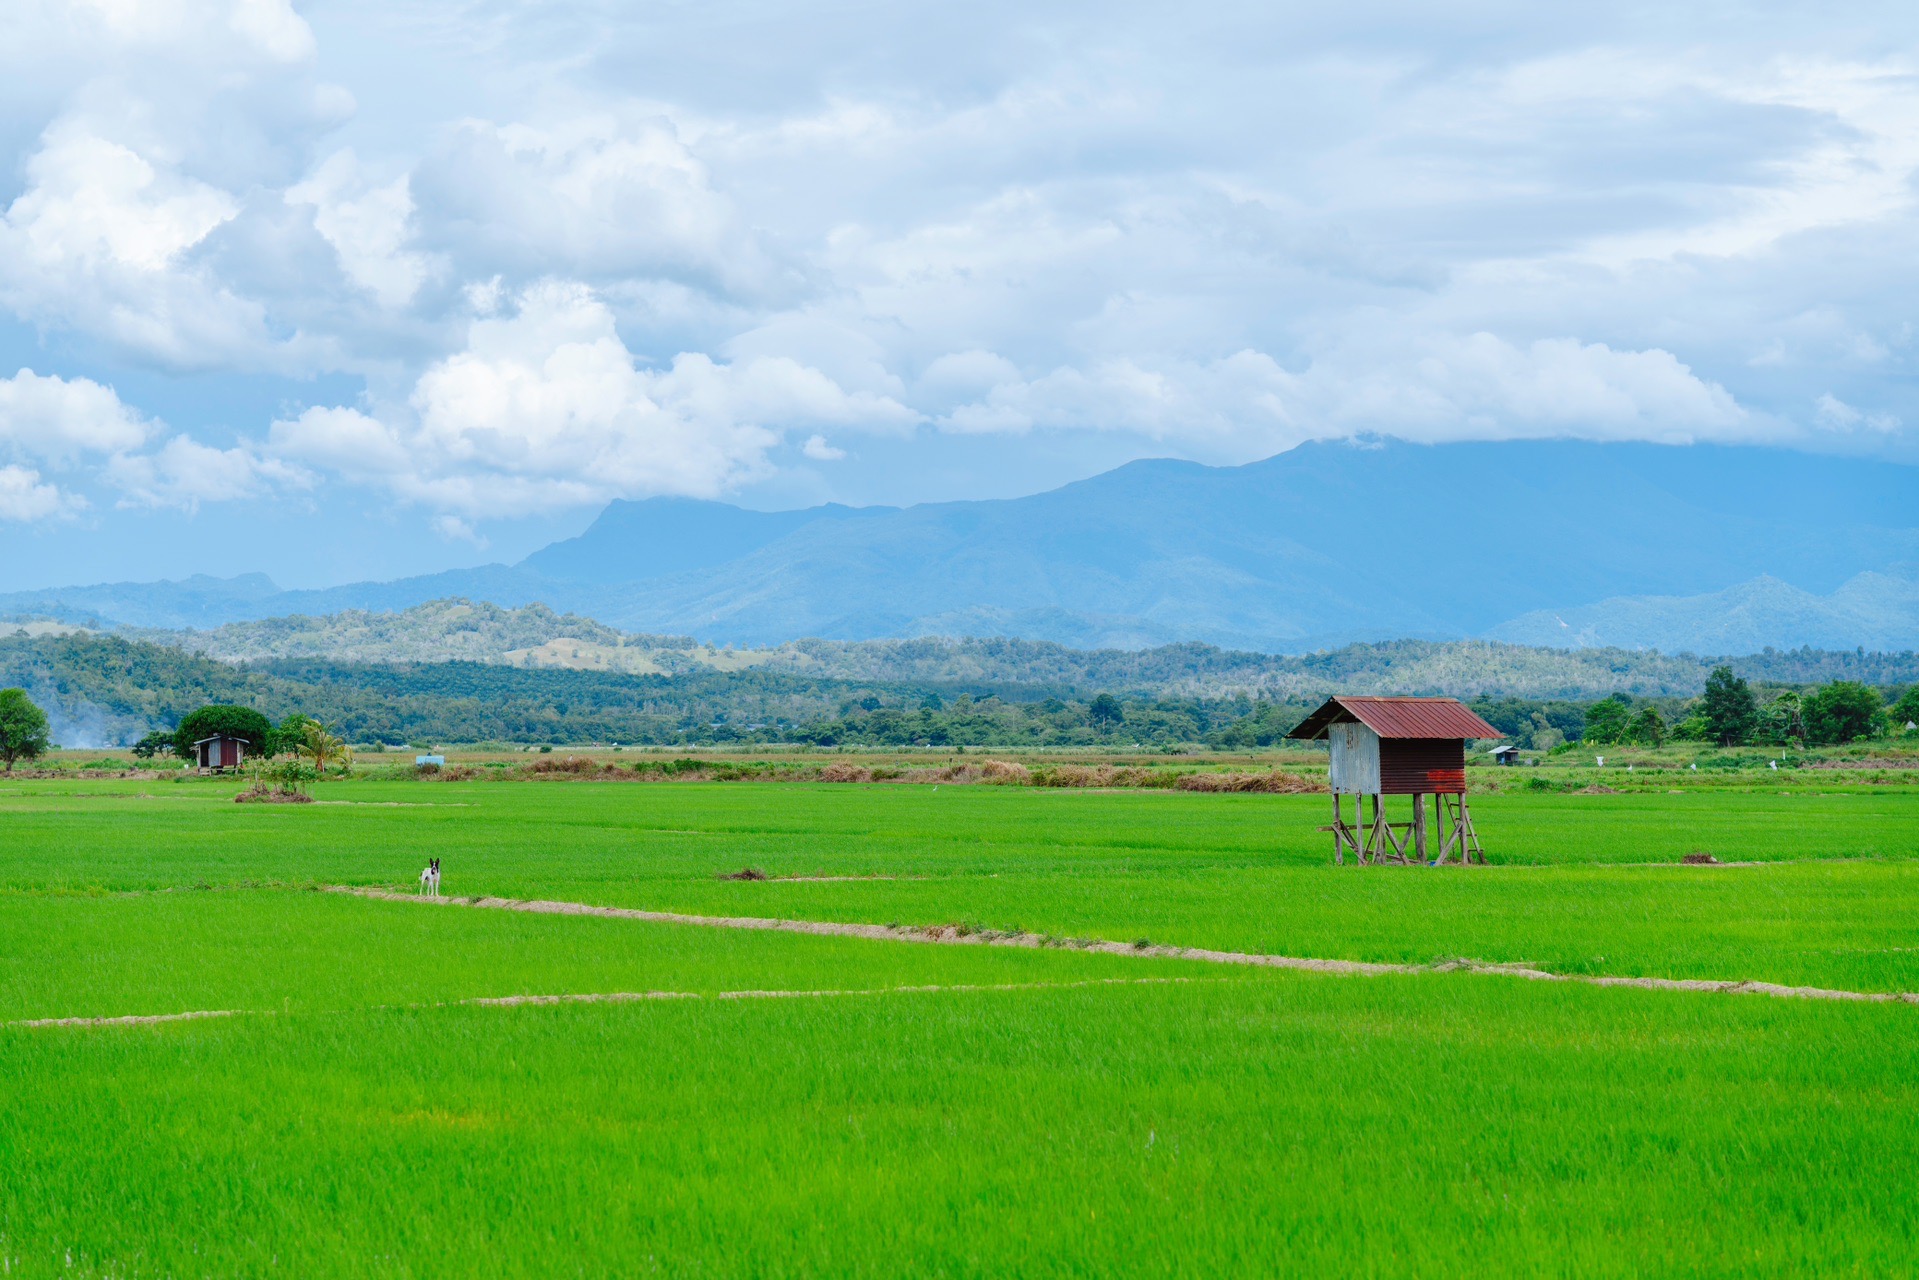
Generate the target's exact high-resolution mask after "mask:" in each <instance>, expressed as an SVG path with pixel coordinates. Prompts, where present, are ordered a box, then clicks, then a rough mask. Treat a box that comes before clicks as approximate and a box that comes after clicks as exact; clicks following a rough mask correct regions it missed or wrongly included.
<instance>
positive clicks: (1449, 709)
mask: <svg viewBox="0 0 1919 1280" xmlns="http://www.w3.org/2000/svg"><path fill="white" fill-rule="evenodd" d="M1353 720H1357V721H1358V722H1359V723H1361V724H1363V725H1365V726H1366V727H1367V728H1368V729H1371V730H1372V731H1373V732H1374V733H1376V734H1378V735H1379V736H1380V737H1382V738H1497V737H1499V736H1500V733H1499V730H1497V729H1495V728H1493V727H1492V726H1491V725H1489V724H1487V723H1486V722H1485V721H1484V720H1481V719H1480V718H1479V717H1478V716H1476V715H1474V714H1473V713H1472V712H1471V711H1470V710H1468V709H1467V707H1466V704H1465V703H1463V702H1461V701H1460V700H1459V699H1458V698H1362V697H1354V696H1351V695H1341V696H1338V697H1332V698H1328V699H1326V705H1325V706H1323V707H1321V708H1320V709H1319V710H1317V711H1315V712H1313V714H1311V715H1309V716H1307V717H1306V718H1305V719H1304V720H1302V721H1301V722H1300V724H1299V727H1298V728H1296V729H1294V730H1293V731H1292V732H1291V733H1290V734H1288V735H1286V736H1287V737H1289V738H1319V737H1323V736H1325V733H1326V728H1327V726H1328V725H1334V724H1342V723H1346V722H1349V721H1353Z"/></svg>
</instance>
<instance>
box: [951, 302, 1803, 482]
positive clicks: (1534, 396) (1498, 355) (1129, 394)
mask: <svg viewBox="0 0 1919 1280" xmlns="http://www.w3.org/2000/svg"><path fill="white" fill-rule="evenodd" d="M975 363H976V367H980V368H985V367H987V366H986V365H985V364H983V363H977V362H975ZM939 425H940V426H941V428H942V429H944V430H947V431H951V432H957V433H1009V434H1023V433H1026V432H1029V431H1033V430H1036V429H1044V428H1053V429H1072V430H1093V431H1125V432H1132V433H1136V434H1138V435H1142V436H1145V437H1148V438H1150V439H1153V440H1165V441H1172V442H1177V443H1179V444H1181V445H1182V446H1183V447H1185V448H1187V449H1190V450H1193V451H1194V452H1196V453H1198V454H1199V455H1200V456H1203V457H1208V458H1213V459H1220V460H1227V461H1248V460H1250V459H1252V458H1257V457H1263V456H1265V455H1267V454H1270V453H1273V452H1277V451H1279V450H1281V449H1286V448H1290V447H1291V446H1293V445H1295V444H1298V443H1299V442H1300V441H1302V440H1307V439H1316V438H1326V437H1336V436H1347V435H1363V434H1370V433H1375V432H1385V433H1389V434H1394V435H1399V436H1403V437H1405V438H1407V439H1411V440H1448V439H1516V438H1527V437H1540V436H1565V437H1575V438H1580V439H1590V440H1661V441H1667V442H1671V443H1680V442H1687V441H1693V440H1712V439H1721V440H1723V439H1733V438H1741V437H1745V436H1750V435H1753V434H1755V433H1759V432H1763V431H1766V430H1769V429H1773V428H1769V427H1768V426H1767V425H1766V424H1755V423H1754V422H1753V421H1752V420H1751V415H1749V414H1748V413H1747V412H1746V411H1745V410H1744V409H1743V408H1741V407H1740V405H1739V404H1738V403H1737V402H1736V401H1735V400H1734V399H1733V397H1732V396H1731V394H1730V393H1728V392H1727V391H1726V389H1725V388H1724V387H1722V386H1719V385H1718V384H1716V383H1712V382H1707V381H1705V380H1703V379H1701V378H1699V377H1697V376H1696V375H1695V374H1694V373H1693V372H1692V371H1691V370H1690V369H1688V368H1687V367H1686V366H1684V365H1683V364H1681V363H1680V362H1679V361H1678V360H1676V359H1675V358H1674V357H1673V356H1672V354H1671V353H1670V352H1666V351H1660V350H1651V351H1614V350H1613V349H1612V348H1610V347H1608V346H1606V345H1605V344H1603V343H1580V342H1577V341H1574V340H1572V339H1563V338H1562V339H1542V340H1539V341H1536V342H1533V343H1530V344H1528V345H1526V346H1524V347H1521V346H1517V345H1515V344H1513V343H1510V342H1507V341H1505V340H1504V339H1501V338H1498V337H1496V336H1494V335H1492V334H1488V333H1477V334H1471V335H1468V336H1464V337H1459V338H1446V339H1428V340H1425V341H1423V342H1421V343H1419V344H1418V345H1417V348H1416V349H1414V350H1411V351H1400V352H1397V353H1392V352H1389V350H1388V349H1387V348H1385V347H1382V346H1372V347H1367V348H1363V349H1362V350H1361V351H1359V352H1351V353H1337V354H1334V355H1332V356H1330V357H1329V358H1327V359H1325V360H1323V361H1321V362H1318V363H1315V364H1313V365H1311V366H1309V367H1308V368H1307V369H1305V370H1304V371H1302V372H1299V373H1293V372H1289V371H1288V370H1286V369H1285V368H1283V367H1282V366H1281V365H1280V364H1279V363H1278V362H1277V361H1275V360H1274V359H1273V358H1272V357H1271V356H1269V355H1266V354H1265V353H1263V352H1258V351H1241V352H1239V353H1237V354H1235V355H1232V356H1229V357H1227V358H1225V359H1223V360H1216V361H1211V362H1208V363H1205V364H1198V363H1191V362H1179V361H1168V362H1162V363H1157V364H1154V365H1151V366H1147V365H1144V364H1142V363H1139V362H1135V361H1132V360H1108V361H1102V362H1099V363H1097V364H1094V365H1092V366H1090V367H1087V368H1078V367H1073V366H1065V367H1061V368H1058V369H1055V370H1053V371H1052V372H1050V373H1047V374H1045V375H1044V376H1041V377H1038V378H1034V379H1031V380H1025V379H1021V380H1014V381H1008V382H1002V383H1000V384H999V385H997V386H995V387H993V388H992V389H991V390H990V391H988V392H987V393H986V394H985V395H983V396H981V397H979V398H977V399H974V400H971V401H968V402H966V403H963V404H960V405H957V406H955V407H954V408H953V409H951V410H950V411H949V412H947V413H946V414H944V415H943V416H941V417H940V419H939Z"/></svg>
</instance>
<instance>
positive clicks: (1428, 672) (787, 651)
mask: <svg viewBox="0 0 1919 1280" xmlns="http://www.w3.org/2000/svg"><path fill="white" fill-rule="evenodd" d="M4 630H5V624H0V631H4ZM119 634H122V635H125V636H126V637H128V638H131V639H143V640H150V641H152V642H154V643H158V644H165V645H170V646H173V647H176V648H182V649H187V650H190V651H192V652H196V653H201V654H205V655H206V656H208V657H212V658H219V659H223V660H226V661H229V662H260V661H269V660H276V659H277V660H286V659H316V658H317V659H322V660H324V661H327V662H334V663H339V662H354V663H393V662H409V663H436V662H446V661H450V660H466V661H473V662H485V663H498V664H503V665H507V666H520V667H547V668H552V667H557V668H573V669H577V670H583V671H600V672H608V673H620V672H624V673H627V674H631V675H682V676H684V675H698V674H702V673H707V674H710V673H713V672H728V671H742V670H748V669H751V670H758V671H761V672H767V673H780V674H785V675H795V676H806V677H810V678H815V679H824V680H831V681H847V682H854V683H860V682H880V683H883V684H898V685H915V686H918V685H927V686H932V687H938V688H949V687H950V688H958V687H967V688H978V687H994V688H997V687H1001V686H1024V687H1029V688H1031V689H1033V690H1035V691H1037V693H1038V694H1039V696H1053V695H1058V696H1063V697H1073V696H1078V695H1080V694H1082V693H1085V694H1092V693H1099V692H1112V693H1129V694H1136V695H1142V696H1153V697H1162V696H1178V697H1224V696H1231V695H1237V694H1248V695H1251V696H1254V697H1265V698H1289V697H1305V696H1309V695H1312V694H1316V693H1323V692H1325V691H1326V690H1329V689H1341V690H1345V691H1347V692H1355V693H1392V692H1410V693H1449V694H1453V695H1455V696H1459V697H1475V696H1479V695H1491V696H1498V697H1507V696H1511V697H1526V698H1581V697H1588V698H1591V697H1601V696H1604V695H1605V694H1608V693H1613V692H1624V693H1630V694H1634V695H1636V696H1666V695H1681V694H1684V695H1690V694H1694V693H1697V692H1698V691H1699V689H1700V688H1701V687H1702V686H1703V685H1704V683H1705V678H1706V673H1707V672H1708V671H1709V670H1711V669H1712V667H1713V666H1715V665H1717V664H1718V663H1719V662H1720V661H1722V659H1719V658H1698V657H1693V656H1691V655H1678V656H1668V655H1663V654H1660V653H1657V652H1653V651H1648V650H1627V649H1580V650H1572V651H1565V650H1558V649H1544V648H1534V647H1528V646H1524V645H1517V644H1497V643H1491V642H1486V641H1450V642H1437V641H1422V640H1399V641H1390V642H1385V643H1379V644H1353V645H1347V646H1345V647H1343V648H1339V649H1334V650H1330V651H1326V652H1322V653H1313V654H1305V655H1300V656H1297V657H1285V656H1279V655H1274V654H1266V653H1249V652H1245V651H1243V650H1231V649H1220V648H1216V647H1214V646H1212V645H1204V644H1192V643H1189V644H1174V645H1162V646H1160V647H1158V648H1153V649H1072V648H1068V647H1066V646H1064V645H1060V644H1055V643H1053V642H1051V641H1044V640H1018V639H1007V638H990V639H931V638H929V639H918V640H861V641H846V640H800V641H795V642H793V643H790V644H783V645H778V646H774V647H771V648H764V649H735V648H715V647H713V646H710V645H703V644H700V643H698V642H696V641H694V640H691V639H687V638H685V637H679V636H659V635H646V634H642V633H630V632H622V631H618V630H616V629H614V628H612V627H608V626H605V625H604V624H602V623H599V622H595V621H593V620H592V619H590V618H582V617H578V616H576V615H572V614H562V613H556V612H554V611H553V610H551V609H549V608H547V607H546V606H544V605H539V604H533V605H527V606H525V607H523V608H518V609H506V608H501V607H499V606H497V605H491V604H486V603H475V602H471V601H467V600H435V601H429V602H428V603H425V604H421V605H416V606H414V607H413V608H410V609H406V610H402V611H399V612H393V613H374V612H367V611H363V610H349V611H345V612H342V613H336V614H329V615H325V616H321V617H305V616H297V615H296V616H292V617H283V618H268V619H264V620H261V621H258V622H236V623H229V624H227V625H225V626H221V627H216V628H212V629H210V630H205V631H155V630H139V631H124V632H121V633H119ZM1731 661H1732V662H1733V664H1734V665H1735V666H1736V667H1738V668H1739V669H1741V670H1742V671H1746V672H1747V673H1748V674H1750V675H1752V676H1754V677H1755V678H1759V679H1765V680H1771V681H1776V682H1779V683H1787V684H1791V683H1806V682H1812V681H1822V680H1830V679H1842V678H1843V679H1858V680H1863V681H1865V682H1866V683H1868V684H1897V683H1901V682H1903V681H1904V680H1909V679H1911V676H1910V675H1909V674H1903V675H1902V672H1910V670H1911V668H1912V666H1913V659H1912V656H1911V655H1910V654H1905V655H1900V654H1872V653H1858V652H1854V651H1841V652H1830V651H1821V650H1795V651H1789V652H1772V653H1767V654H1761V655H1758V656H1754V657H1750V658H1738V659H1732V660H1731Z"/></svg>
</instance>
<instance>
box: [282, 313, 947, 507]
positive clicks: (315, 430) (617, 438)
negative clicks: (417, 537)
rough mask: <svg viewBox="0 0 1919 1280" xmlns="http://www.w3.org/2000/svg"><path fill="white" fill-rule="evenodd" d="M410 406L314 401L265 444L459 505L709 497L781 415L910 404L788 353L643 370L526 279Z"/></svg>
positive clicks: (783, 420) (598, 321)
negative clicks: (507, 308)
mask: <svg viewBox="0 0 1919 1280" xmlns="http://www.w3.org/2000/svg"><path fill="white" fill-rule="evenodd" d="M407 408H408V410H409V411H410V413H409V415H408V416H407V417H405V418H404V419H402V417H401V415H399V414H387V415H381V416H376V415H372V414H368V413H365V412H362V411H360V410H357V409H347V408H314V409H309V410H307V411H306V412H305V413H303V414H301V415H300V416H299V417H297V418H294V419H291V420H287V421H281V422H276V423H275V424H274V425H273V429H272V435H271V440H272V445H273V448H274V450H275V451H276V453H277V454H278V455H279V456H282V457H284V458H287V459H290V460H295V461H298V462H302V463H308V464H312V465H315V466H319V467H323V468H326V469H328V470H331V471H333V472H335V473H337V474H340V475H342V476H345V477H348V478H350V479H355V480H361V481H369V480H371V481H378V482H380V483H383V484H385V485H386V486H387V487H389V488H391V489H392V490H394V491H395V492H397V493H399V494H400V495H402V496H404V497H406V498H408V499H410V500H413V501H417V502H421V503H424V504H426V505H430V506H433V507H437V508H441V509H444V510H446V511H448V512H450V513H458V514H461V515H465V516H469V517H472V516H484V515H499V514H509V513H510V514H519V513H524V512H528V511H538V510H544V509H550V508H555V507H565V506H572V505H579V504H583V503H589V502H601V501H605V500H606V499H608V498H612V497H619V496H638V495H645V494H658V493H673V494H691V495H698V496H705V497H711V496H714V495H717V494H719V493H722V492H724V491H725V490H726V489H727V488H728V487H729V486H732V485H735V484H738V483H739V482H740V481H742V480H743V479H747V478H750V477H752V476H754V475H756V474H759V473H762V472H764V470H765V469H766V467H767V461H766V457H767V453H768V451H769V450H770V449H772V447H773V446H774V445H775V444H777V443H778V442H779V441H780V439H781V438H782V435H783V434H784V432H785V431H786V430H787V429H789V428H795V427H804V426H809V425H826V424H832V425H838V426H845V427H854V428H859V427H886V426H889V425H892V424H897V423H900V422H906V421H911V420H913V418H914V415H913V413H912V411H911V410H908V409H907V408H905V407H904V406H903V405H900V404H899V403H898V402H896V401H893V400H891V399H888V398H886V397H882V396H876V395H873V394H871V393H868V392H849V391H846V390H845V389H843V388H841V387H840V386H839V385H838V384H837V383H835V382H833V380H832V379H830V378H828V377H826V376H825V375H824V374H822V373H820V372H819V371H818V370H816V369H811V368H808V367H806V366H804V365H801V364H799V363H798V362H796V361H794V360H790V359H786V358H778V357H775V358H759V359H751V360H741V361H735V362H734V363H732V364H720V363H716V362H715V361H713V360H712V359H710V358H709V357H707V356H704V355H699V354H684V355H681V356H679V357H677V358H676V359H675V360H674V361H673V362H672V364H671V366H670V367H668V368H665V369H647V368H643V367H641V366H640V365H639V364H638V363H637V362H636V361H635V359H634V356H633V353H632V352H631V351H630V350H628V349H627V347H626V344H625V343H624V342H623V341H622V340H621V338H620V335H619V332H618V330H617V328H616V326H615V323H614V317H613V313H612V311H611V310H610V309H609V308H608V307H607V306H606V304H605V303H604V302H603V301H601V300H600V299H599V298H598V297H597V296H596V295H595V294H594V293H593V291H592V290H590V289H588V288H587V287H586V286H584V285H581V284H579V283H576V282H565V281H546V282H542V283H540V284H537V285H534V286H532V287H531V288H529V289H527V290H526V291H525V292H524V293H523V294H522V295H521V297H520V299H519V304H518V307H517V309H516V310H515V312H514V313H513V314H512V315H511V316H504V317H500V318H484V319H479V320H476V321H474V322H473V323H472V325H471V326H470V328H469V330H468V334H467V343H466V347H465V349H464V350H462V351H460V352H457V353H456V354H454V355H451V356H449V357H447V358H446V359H444V360H441V361H439V362H437V363H436V364H434V365H433V366H432V367H430V368H429V369H427V371H426V372H425V373H424V374H423V375H422V376H421V377H420V379H419V381H418V383H417V384H416V385H415V387H414V389H413V392H412V395H411V397H410V399H409V403H408V406H407Z"/></svg>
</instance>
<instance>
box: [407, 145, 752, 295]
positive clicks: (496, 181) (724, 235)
mask: <svg viewBox="0 0 1919 1280" xmlns="http://www.w3.org/2000/svg"><path fill="white" fill-rule="evenodd" d="M417 183H418V187H419V190H420V192H421V195H422V198H423V199H424V201H425V202H426V204H427V215H428V220H429V224H430V233H431V234H432V236H433V237H434V238H435V239H436V241H437V242H438V243H439V244H440V245H441V246H443V247H444V248H445V249H446V250H447V251H448V252H450V253H452V254H454V255H455V256H456V257H457V258H459V259H460V260H461V261H463V262H465V263H468V264H470V265H471V266H472V267H474V268H475V269H476V270H478V269H484V270H508V271H510V272H512V273H513V274H515V275H517V276H519V277H520V278H521V279H527V278H530V277H541V276H547V275H554V274H564V275H567V276H570V277H573V278H575V279H583V280H589V281H592V280H598V281H604V280H608V279H614V278H619V277H628V276H648V277H666V278H674V279H689V280H695V281H700V282H704V283H706V284H709V285H710V286H712V287H715V288H718V289H720V290H722V291H727V292H755V291H759V290H762V289H764V288H766V287H767V286H768V284H769V277H770V276H771V274H772V272H773V266H772V263H771V262H770V261H769V260H768V258H767V257H766V255H765V253H764V251H763V249H762V246H761V245H760V243H759V241H758V239H757V237H755V236H753V235H752V234H750V233H749V232H748V230H747V229H746V228H745V227H744V226H743V225H742V224H741V221H740V218H739V214H738V212H737V211H736V209H735V208H734V206H733V204H732V202H731V201H730V200H729V199H728V198H727V197H726V196H725V195H723V194H722V193H721V192H719V191H717V190H715V189H714V187H713V184H712V181H711V178H710V175H709V174H708V172H707V168H706V166H705V165H704V164H702V163H701V162H700V160H699V159H698V158H696V157H695V156H694V155H693V153H692V152H691V151H690V150H689V149H688V148H687V146H686V145H685V143H684V142H683V141H682V140H681V139H680V137H679V135H678V133H677V132H676V131H675V129H674V127H673V125H672V123H671V122H670V121H668V120H666V119H664V118H658V117H655V118H645V119H640V120H636V121H627V120H623V119H621V118H620V117H618V116H614V115H597V114H596V115H588V116H582V117H576V118H574V119H571V120H566V121H562V122H560V123H557V124H553V125H550V126H546V127H538V126H534V125H530V124H518V123H515V124H496V123H492V122H488V121H481V120H468V121H465V122H464V123H462V124H461V125H460V126H459V127H458V128H457V129H455V130H453V131H452V133H451V134H450V136H449V137H448V138H447V140H446V142H445V144H444V146H443V147H442V148H441V149H439V150H438V151H436V152H435V153H434V154H432V155H430V156H428V157H426V158H425V160H424V161H423V162H422V164H421V166H420V170H419V174H418V177H417Z"/></svg>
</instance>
